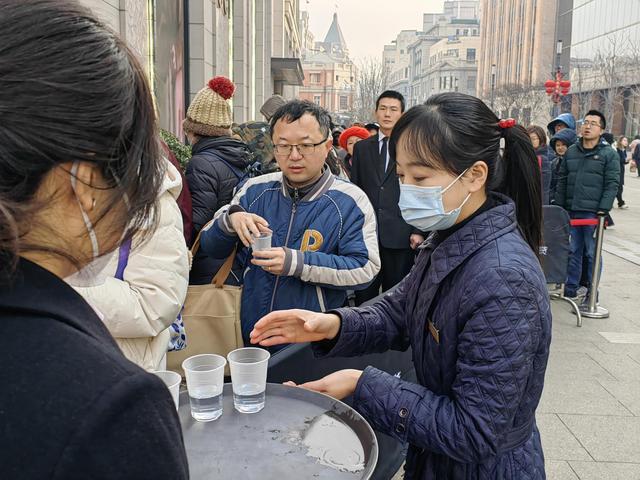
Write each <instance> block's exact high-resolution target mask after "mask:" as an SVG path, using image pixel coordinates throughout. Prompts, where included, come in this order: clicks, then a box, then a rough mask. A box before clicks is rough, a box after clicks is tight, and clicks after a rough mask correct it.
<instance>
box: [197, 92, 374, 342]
mask: <svg viewBox="0 0 640 480" xmlns="http://www.w3.org/2000/svg"><path fill="white" fill-rule="evenodd" d="M330 120H331V119H330V117H329V114H328V113H327V112H326V111H325V110H324V109H322V108H320V107H318V106H317V105H315V104H313V103H310V102H305V101H300V100H293V101H291V102H288V103H287V104H285V105H284V106H282V107H281V108H279V109H278V111H276V113H275V114H274V115H273V117H272V119H271V137H272V139H273V144H274V154H275V157H276V160H277V162H278V166H279V167H280V170H281V171H280V172H276V173H272V174H268V175H262V176H260V177H256V178H252V179H250V180H249V181H248V182H247V183H245V184H244V186H243V187H242V188H241V189H240V190H239V191H238V193H237V194H236V196H235V197H234V198H233V200H232V201H231V204H230V205H228V206H225V207H222V208H221V209H220V210H219V211H218V212H216V214H215V216H214V219H213V221H212V222H210V223H209V224H208V225H207V226H206V227H204V228H203V233H202V236H201V248H202V249H204V250H205V252H206V253H207V254H208V255H210V256H211V257H213V258H218V259H222V258H226V257H228V256H229V255H230V254H231V252H232V251H233V249H234V248H235V247H236V245H237V244H238V240H240V242H241V245H239V246H238V248H239V250H238V256H237V261H239V262H240V264H242V265H243V266H244V267H245V268H244V279H243V284H244V289H243V292H242V314H241V321H242V332H243V336H244V338H245V342H247V343H248V338H249V332H251V330H252V329H253V325H254V324H255V323H256V321H258V320H259V319H260V318H261V317H263V316H264V315H266V314H267V313H269V312H271V311H273V310H286V309H291V308H304V309H309V310H314V311H326V310H331V309H334V308H338V307H342V306H343V305H344V304H345V300H346V292H347V290H358V289H362V288H365V287H366V286H367V285H368V284H369V283H370V282H371V281H372V280H373V279H374V278H375V276H376V274H377V273H378V271H379V270H380V256H379V253H378V240H377V235H376V219H375V214H374V212H373V208H372V207H371V203H370V202H369V199H368V198H367V196H366V195H365V193H364V192H363V191H362V190H360V189H359V188H358V187H357V186H355V185H353V184H351V183H349V182H345V181H343V180H340V179H338V178H336V177H335V176H334V175H332V174H331V172H330V170H329V169H328V168H327V167H326V166H325V159H326V157H327V155H328V153H329V151H330V150H331V147H332V137H331V132H330ZM269 230H270V231H271V232H272V247H273V248H271V249H270V250H264V251H253V252H250V251H249V249H250V247H251V243H252V238H253V237H254V236H256V235H258V234H260V233H261V232H266V231H269Z"/></svg>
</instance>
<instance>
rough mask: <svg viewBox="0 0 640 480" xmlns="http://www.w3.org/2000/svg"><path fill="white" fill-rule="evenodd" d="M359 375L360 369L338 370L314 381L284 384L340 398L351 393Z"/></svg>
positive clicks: (354, 388) (354, 389)
mask: <svg viewBox="0 0 640 480" xmlns="http://www.w3.org/2000/svg"><path fill="white" fill-rule="evenodd" d="M361 375H362V370H353V369H347V370H338V371H337V372H334V373H330V374H329V375H327V376H326V377H323V378H321V379H320V380H316V381H314V382H307V383H303V384H301V385H296V384H295V383H293V382H285V385H290V386H292V387H301V388H306V389H307V390H313V391H314V392H320V393H324V394H325V395H329V396H330V397H333V398H335V399H337V400H342V399H343V398H345V397H348V396H349V395H353V392H355V391H356V386H357V385H358V380H360V376H361Z"/></svg>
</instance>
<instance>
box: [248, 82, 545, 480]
mask: <svg viewBox="0 0 640 480" xmlns="http://www.w3.org/2000/svg"><path fill="white" fill-rule="evenodd" d="M502 139H504V148H505V150H504V156H503V157H500V154H499V150H500V142H501V140H502ZM391 152H392V154H394V156H395V158H396V161H397V172H398V176H399V178H400V182H401V187H400V188H401V190H400V201H399V205H400V210H401V212H402V215H403V217H404V219H405V220H406V221H407V223H409V224H411V225H413V226H414V227H416V228H418V229H420V230H422V231H432V232H434V233H433V234H432V235H431V236H430V237H429V238H428V239H427V240H426V241H425V242H424V244H423V245H422V246H421V247H420V253H419V255H418V258H417V259H416V263H415V265H414V267H413V269H412V270H411V272H410V273H409V275H408V276H407V277H406V278H405V279H404V280H403V281H402V282H401V283H400V284H399V285H398V287H397V288H395V290H393V291H392V292H391V293H389V294H387V295H385V296H384V297H383V298H381V299H380V300H379V301H378V302H377V303H375V304H373V305H372V306H370V307H366V308H343V309H338V310H335V311H331V312H327V313H314V312H307V311H302V310H293V311H284V312H273V313H271V314H269V315H267V316H266V317H264V318H263V319H261V320H260V321H259V322H258V323H257V324H256V325H255V329H254V331H253V332H252V334H251V337H252V342H253V343H256V344H260V345H263V346H271V345H276V344H280V343H294V342H314V343H313V348H314V350H315V352H316V354H317V355H319V356H322V355H328V356H357V355H363V354H365V353H371V352H383V351H385V350H389V349H396V350H405V349H407V348H408V347H409V346H411V348H412V353H413V362H414V365H415V368H416V374H417V378H418V382H419V384H414V383H410V382H407V381H404V380H402V379H400V378H396V377H394V376H393V375H390V374H388V373H385V372H382V371H379V370H377V369H375V368H372V367H367V369H365V370H364V372H362V371H357V370H341V371H338V372H335V373H333V374H331V375H328V376H327V377H325V378H323V379H321V380H318V381H314V382H310V383H307V384H304V385H302V386H303V387H305V388H309V389H312V390H317V391H320V392H322V393H326V394H328V395H331V396H333V397H335V398H339V399H341V398H344V397H347V396H349V395H353V406H354V408H355V409H356V410H357V411H358V412H360V413H361V414H362V415H363V416H364V417H365V418H366V419H367V420H368V421H369V422H370V423H371V424H372V426H373V427H374V428H375V429H376V430H378V431H380V432H383V433H386V434H388V435H392V436H394V437H395V438H397V439H398V440H400V441H402V442H408V443H409V445H410V448H409V452H408V455H407V462H406V466H405V471H406V473H405V478H406V479H443V480H444V479H447V480H450V479H465V480H471V479H514V480H515V479H517V480H529V479H544V478H545V472H544V456H543V453H542V446H541V442H540V434H539V432H538V429H537V427H536V423H535V410H536V407H537V405H538V402H539V400H540V395H541V393H542V387H543V381H544V374H545V369H546V365H547V358H548V355H549V344H550V340H551V311H550V308H549V299H548V294H547V289H546V284H545V279H544V275H543V273H542V270H541V267H540V263H539V261H538V249H539V246H540V242H541V229H542V225H541V221H542V219H541V216H542V215H541V192H540V188H541V187H540V185H541V181H540V168H539V166H538V161H537V159H536V155H535V152H534V150H533V147H532V145H531V142H530V140H529V137H528V135H527V133H526V131H525V130H524V129H523V128H522V127H520V126H517V125H515V122H513V121H512V120H506V121H505V120H503V121H499V119H498V118H497V117H496V116H495V115H494V114H493V113H492V112H491V110H490V109H489V108H488V107H487V106H486V105H485V104H484V103H482V102H481V101H480V100H478V99H477V98H474V97H470V96H467V95H463V94H459V93H445V94H440V95H436V96H433V97H431V98H430V99H429V100H428V101H427V102H426V103H425V104H424V105H419V106H416V107H414V108H412V109H411V110H409V111H408V112H407V113H406V114H405V115H404V116H403V117H402V118H401V119H400V120H399V121H398V123H397V125H396V126H395V128H394V129H393V132H392V134H391Z"/></svg>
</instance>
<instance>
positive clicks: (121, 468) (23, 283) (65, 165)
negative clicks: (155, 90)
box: [0, 0, 188, 479]
mask: <svg viewBox="0 0 640 480" xmlns="http://www.w3.org/2000/svg"><path fill="white" fill-rule="evenodd" d="M34 25H36V26H37V28H34ZM0 45H1V47H0V117H2V121H1V122H0V324H1V325H2V328H3V329H4V331H6V332H10V336H11V338H10V341H8V342H5V345H4V346H3V349H2V360H3V362H2V363H3V369H2V373H0V384H1V385H2V395H0V425H2V432H3V439H4V442H3V446H2V449H0V465H2V478H3V479H31V478H52V479H53V478H55V479H58V478H59V479H67V478H100V479H120V478H161V479H181V478H187V477H188V467H187V460H186V455H185V451H184V447H183V444H182V433H181V428H180V423H179V420H178V417H177V415H176V409H175V405H174V404H173V401H172V399H171V396H170V394H169V392H168V391H167V389H166V387H165V385H164V384H163V383H162V381H161V380H160V379H159V378H157V377H155V376H154V375H151V374H148V373H146V372H144V371H143V370H142V369H141V368H139V367H137V366H135V365H134V364H133V363H131V362H129V361H128V360H126V359H125V357H124V356H123V355H122V353H121V352H120V350H119V349H118V347H117V345H116V343H115V341H114V340H113V338H112V337H111V335H109V332H108V331H107V329H106V328H105V326H104V325H103V323H102V322H101V320H100V318H98V316H97V315H96V313H95V312H94V310H93V309H92V308H91V307H90V306H89V305H88V304H87V303H86V302H85V301H84V300H83V299H82V297H81V296H80V295H79V294H77V293H76V292H75V291H74V289H73V288H72V287H71V286H70V285H69V284H68V283H67V281H68V282H73V283H74V284H79V283H82V284H92V283H93V282H94V280H95V275H96V274H97V272H99V271H100V269H101V266H102V265H104V260H103V259H105V258H108V257H107V254H108V253H110V252H112V251H114V250H115V249H117V248H118V245H119V243H120V242H121V241H122V240H124V239H129V238H133V237H134V235H135V238H136V241H137V240H138V239H140V240H145V238H148V236H149V235H151V234H152V233H153V230H154V228H153V227H154V225H155V224H156V218H155V215H156V212H157V208H156V205H155V203H156V199H157V196H158V192H159V189H160V186H161V183H162V179H163V175H164V164H163V163H162V160H161V158H162V157H161V155H160V152H159V150H158V143H157V140H156V139H157V126H156V122H155V113H154V108H153V103H152V99H151V93H150V89H149V86H148V84H147V80H146V77H145V74H144V71H143V69H142V67H141V66H140V64H139V63H138V61H137V60H136V59H135V57H134V55H133V53H132V52H131V51H130V50H129V49H128V48H127V47H126V46H125V45H124V43H123V42H122V41H121V40H120V39H118V38H117V37H116V36H115V34H114V33H113V32H111V31H110V30H109V29H107V28H106V27H105V26H104V25H102V24H101V23H100V22H98V21H97V20H95V19H94V18H93V17H92V16H91V15H90V14H89V13H88V12H87V11H86V10H85V9H83V8H81V7H79V6H78V5H77V4H76V3H75V2H74V1H70V0H69V1H66V2H60V1H57V0H8V1H3V2H0ZM87 265H90V267H87ZM65 280H67V281H65Z"/></svg>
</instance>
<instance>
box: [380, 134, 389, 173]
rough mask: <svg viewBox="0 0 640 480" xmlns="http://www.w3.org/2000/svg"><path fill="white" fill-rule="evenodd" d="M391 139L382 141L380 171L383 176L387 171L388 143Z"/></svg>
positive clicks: (385, 138)
mask: <svg viewBox="0 0 640 480" xmlns="http://www.w3.org/2000/svg"><path fill="white" fill-rule="evenodd" d="M388 140H389V137H384V138H383V139H382V148H381V149H380V171H381V172H382V176H383V177H384V174H385V173H386V171H387V141H388Z"/></svg>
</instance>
